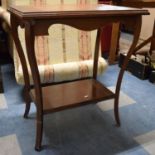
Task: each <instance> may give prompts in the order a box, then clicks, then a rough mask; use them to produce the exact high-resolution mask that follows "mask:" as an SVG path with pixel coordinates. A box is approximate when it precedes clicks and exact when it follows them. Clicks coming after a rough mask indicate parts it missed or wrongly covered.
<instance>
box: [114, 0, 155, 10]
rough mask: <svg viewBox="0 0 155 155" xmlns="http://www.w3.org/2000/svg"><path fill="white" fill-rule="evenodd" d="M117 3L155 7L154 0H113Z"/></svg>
mask: <svg viewBox="0 0 155 155" xmlns="http://www.w3.org/2000/svg"><path fill="white" fill-rule="evenodd" d="M113 1H114V2H116V4H118V5H122V6H129V7H139V8H143V7H148V8H155V0H119V1H118V0H113Z"/></svg>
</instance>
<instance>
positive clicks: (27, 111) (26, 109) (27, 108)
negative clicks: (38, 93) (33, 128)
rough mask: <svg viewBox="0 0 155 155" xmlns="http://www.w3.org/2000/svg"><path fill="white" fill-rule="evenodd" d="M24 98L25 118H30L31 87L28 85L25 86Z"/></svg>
mask: <svg viewBox="0 0 155 155" xmlns="http://www.w3.org/2000/svg"><path fill="white" fill-rule="evenodd" d="M24 100H25V102H26V105H25V112H24V118H28V114H29V111H30V107H31V97H30V95H29V89H28V88H26V87H24Z"/></svg>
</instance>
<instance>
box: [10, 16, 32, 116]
mask: <svg viewBox="0 0 155 155" xmlns="http://www.w3.org/2000/svg"><path fill="white" fill-rule="evenodd" d="M10 19H11V25H12V26H11V34H12V36H13V40H14V42H15V46H16V49H17V52H18V56H19V58H20V60H22V61H21V64H22V70H23V76H24V82H25V88H24V89H25V94H26V96H25V101H26V108H25V114H24V117H25V118H27V116H28V113H29V110H30V103H31V100H30V96H29V91H30V80H29V74H28V69H27V65H26V59H25V55H24V52H23V49H22V46H21V43H20V40H19V35H18V26H19V23H18V20H17V19H16V17H14V16H13V15H12V16H11V18H10Z"/></svg>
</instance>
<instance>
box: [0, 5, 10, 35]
mask: <svg viewBox="0 0 155 155" xmlns="http://www.w3.org/2000/svg"><path fill="white" fill-rule="evenodd" d="M0 18H1V19H2V26H3V28H4V30H5V31H6V32H9V31H10V29H11V27H10V25H11V24H10V13H9V12H8V11H7V10H6V9H4V8H2V7H0Z"/></svg>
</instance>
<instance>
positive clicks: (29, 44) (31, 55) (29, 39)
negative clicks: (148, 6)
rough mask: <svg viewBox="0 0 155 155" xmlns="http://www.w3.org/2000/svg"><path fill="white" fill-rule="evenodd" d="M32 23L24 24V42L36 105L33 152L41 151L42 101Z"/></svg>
mask: <svg viewBox="0 0 155 155" xmlns="http://www.w3.org/2000/svg"><path fill="white" fill-rule="evenodd" d="M33 24H34V22H33V21H32V22H25V40H26V49H27V54H28V60H29V63H30V68H31V72H32V77H33V81H34V89H35V104H36V109H37V113H36V123H37V124H36V144H35V150H36V151H40V150H41V142H42V135H43V99H42V91H41V84H40V75H39V71H38V66H37V61H36V57H35V51H34V30H33V28H34V25H33Z"/></svg>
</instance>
